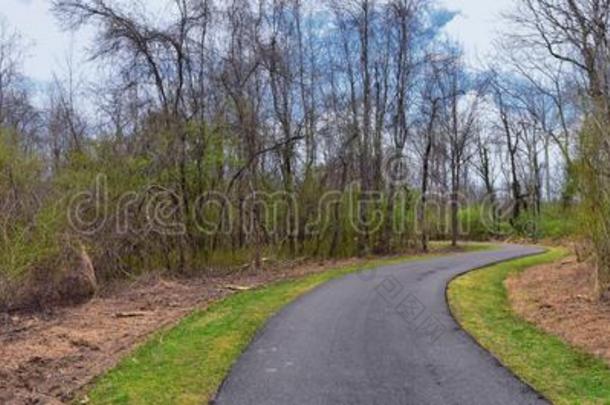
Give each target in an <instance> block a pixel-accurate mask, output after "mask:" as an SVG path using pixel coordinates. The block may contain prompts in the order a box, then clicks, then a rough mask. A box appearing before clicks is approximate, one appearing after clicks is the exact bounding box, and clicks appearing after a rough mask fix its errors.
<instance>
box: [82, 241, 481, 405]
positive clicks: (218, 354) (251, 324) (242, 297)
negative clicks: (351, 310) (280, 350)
mask: <svg viewBox="0 0 610 405" xmlns="http://www.w3.org/2000/svg"><path fill="white" fill-rule="evenodd" d="M492 247H493V246H492V245H485V244H471V245H468V246H467V249H466V250H468V251H475V250H486V249H491V248H492ZM432 257H435V255H427V256H409V257H401V258H396V259H386V260H374V261H370V262H367V263H366V264H365V265H362V264H360V265H352V266H348V267H343V268H337V269H334V270H329V271H326V272H324V273H319V274H314V275H309V276H306V277H303V278H300V279H296V280H290V281H283V282H279V283H275V284H272V285H269V286H266V287H262V288H259V289H255V290H251V291H246V292H241V293H238V294H235V295H232V296H230V297H228V298H226V299H224V300H222V301H219V302H217V303H215V304H213V305H211V306H210V307H209V308H207V309H205V310H201V311H197V312H195V313H193V314H192V315H190V316H188V317H187V318H185V319H184V320H182V321H181V322H180V324H179V325H178V326H176V327H174V328H172V329H170V330H166V331H161V332H158V333H157V334H155V335H154V336H153V337H152V338H151V339H150V340H149V341H148V342H147V343H145V344H144V345H142V346H141V347H139V348H138V349H137V350H136V351H135V352H134V353H133V354H132V355H130V356H128V357H127V358H125V359H124V360H123V361H122V362H120V364H119V365H118V366H117V367H116V368H115V369H113V370H111V371H110V372H108V373H107V374H105V375H104V376H102V377H101V378H99V379H97V381H96V382H95V384H94V385H93V388H92V389H91V391H90V392H89V393H88V398H89V400H90V402H89V403H93V404H143V405H144V404H146V405H152V404H202V403H206V402H207V401H209V400H210V399H211V398H212V397H213V396H214V394H215V393H216V390H217V389H218V386H219V385H220V383H221V382H222V380H223V379H224V377H225V376H226V375H227V373H228V372H229V369H230V367H231V365H232V364H233V363H234V361H235V360H237V358H238V357H239V355H240V354H241V353H242V352H243V350H244V349H245V348H246V347H247V345H248V344H249V342H250V341H251V340H252V338H253V337H254V335H255V333H256V332H257V331H258V330H259V329H260V328H261V327H262V326H263V325H264V324H265V322H266V321H267V319H269V317H271V316H272V315H273V314H275V313H276V312H278V311H279V310H280V309H281V308H282V307H283V306H285V305H286V304H288V303H289V302H291V301H292V300H294V299H295V298H297V297H298V296H300V295H302V294H304V293H306V292H308V291H310V290H312V289H313V288H315V287H317V286H319V285H320V284H322V283H325V282H327V281H329V280H331V279H334V278H337V277H341V276H343V275H346V274H349V273H353V272H357V271H360V270H366V269H371V268H374V267H377V266H382V265H391V264H397V263H401V262H405V261H408V260H415V259H423V258H426V259H427V258H432Z"/></svg>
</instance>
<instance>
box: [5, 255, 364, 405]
mask: <svg viewBox="0 0 610 405" xmlns="http://www.w3.org/2000/svg"><path fill="white" fill-rule="evenodd" d="M356 262H357V261H356V260H345V261H341V262H333V263H327V264H324V265H321V264H319V263H309V264H299V265H291V266H276V267H277V268H276V269H268V270H265V271H258V272H254V271H249V270H246V271H242V272H241V273H240V274H232V275H228V276H227V275H225V276H220V275H219V276H214V277H207V278H194V279H193V278H191V279H183V280H180V279H164V278H162V277H159V276H156V277H152V276H149V277H148V278H147V279H141V280H139V281H137V282H135V283H133V284H131V285H123V286H122V287H120V288H118V287H115V288H111V289H110V291H106V292H105V293H103V294H100V296H99V297H97V298H94V299H93V300H92V301H90V302H88V303H86V304H84V305H81V306H78V307H71V308H61V309H54V310H52V311H49V312H48V313H45V314H41V313H37V314H0V359H1V361H0V404H56V403H63V402H66V401H69V400H70V399H72V398H73V396H74V394H75V393H76V392H78V391H79V390H80V389H82V388H83V387H84V386H85V385H87V384H88V383H89V382H90V381H91V380H92V379H93V378H94V377H95V376H97V375H100V374H102V373H103V372H104V371H106V370H108V369H109V368H111V367H112V366H113V365H115V364H116V363H117V362H118V361H119V360H120V359H121V358H122V357H123V356H125V355H126V354H128V353H129V352H130V351H131V350H133V348H134V347H135V346H136V345H138V344H139V343H141V342H143V341H144V340H145V339H146V337H147V336H148V335H150V334H151V333H152V332H154V331H156V330H158V329H160V328H163V327H167V326H170V325H172V324H175V323H176V322H178V320H180V319H181V318H182V317H184V316H185V315H186V314H188V313H190V312H192V311H193V310H194V309H196V308H203V307H205V306H206V305H207V304H209V303H210V302H212V301H215V300H218V299H220V298H222V297H225V296H227V295H229V294H231V293H234V292H235V291H237V290H239V289H240V288H241V287H253V286H258V285H262V284H265V283H269V282H272V281H276V280H281V279H285V278H288V277H295V276H299V275H305V274H310V273H315V272H320V271H324V270H327V269H328V268H329V267H334V266H337V265H347V264H350V263H356Z"/></svg>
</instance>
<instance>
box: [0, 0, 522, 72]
mask: <svg viewBox="0 0 610 405" xmlns="http://www.w3.org/2000/svg"><path fill="white" fill-rule="evenodd" d="M148 1H149V2H150V3H158V4H162V3H163V2H164V0H148ZM440 1H441V4H443V5H445V6H446V7H447V8H448V9H450V10H455V11H459V12H460V13H461V14H460V15H459V16H458V17H456V18H455V19H454V20H453V21H452V22H451V23H450V24H449V25H448V26H447V28H446V29H447V31H448V33H450V34H451V35H452V36H453V37H455V38H457V39H458V40H459V41H460V42H461V43H462V45H463V46H464V48H465V49H466V52H467V54H468V58H469V60H471V61H475V60H480V59H481V60H484V59H485V56H486V55H487V54H489V53H490V52H491V50H492V40H493V38H494V36H495V34H496V31H497V30H498V29H499V28H501V26H500V25H499V21H498V15H499V13H500V12H501V11H503V10H506V9H507V8H508V7H510V4H511V1H512V0H440ZM50 3H51V0H0V16H2V17H4V19H5V20H6V21H7V22H8V23H9V25H10V26H12V27H14V28H16V29H17V30H18V31H19V32H21V33H22V35H23V36H24V37H25V39H26V40H27V41H28V42H29V43H30V48H29V51H28V58H27V60H26V62H25V66H24V68H25V72H26V74H27V75H28V76H30V77H31V78H32V79H34V80H35V81H37V82H46V81H49V80H50V79H51V77H52V76H51V75H52V71H53V70H58V67H59V66H61V65H62V63H63V62H62V61H63V60H65V58H66V55H67V54H68V53H69V49H70V44H71V43H73V44H77V45H75V49H74V52H73V53H74V58H75V61H78V62H82V61H83V60H84V58H85V52H84V49H85V48H86V46H87V43H88V41H89V40H90V38H91V34H90V33H87V32H79V33H78V37H77V39H78V40H77V41H71V35H70V34H69V33H65V32H62V31H61V30H60V28H59V27H58V25H57V22H56V21H55V19H54V17H53V16H52V15H51V13H50V12H49V6H50Z"/></svg>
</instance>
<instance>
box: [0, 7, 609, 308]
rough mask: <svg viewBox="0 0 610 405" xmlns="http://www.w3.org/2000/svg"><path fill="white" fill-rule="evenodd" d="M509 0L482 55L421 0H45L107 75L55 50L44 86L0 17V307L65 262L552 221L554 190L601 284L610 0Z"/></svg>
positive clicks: (170, 261)
mask: <svg viewBox="0 0 610 405" xmlns="http://www.w3.org/2000/svg"><path fill="white" fill-rule="evenodd" d="M516 3H517V4H518V5H517V7H516V9H515V10H514V11H513V12H511V13H507V15H506V16H505V17H504V18H506V19H507V20H508V21H510V22H511V23H512V24H513V25H514V26H515V29H514V30H511V32H509V33H506V34H505V35H504V36H503V37H502V38H501V39H500V40H499V41H498V46H497V56H496V57H495V58H494V60H495V63H493V64H491V65H485V66H472V61H468V60H466V58H465V56H464V52H463V51H462V49H461V47H460V45H459V44H458V43H456V42H455V41H454V40H453V39H451V38H448V37H447V35H446V34H445V33H443V27H444V26H445V25H446V24H447V23H448V22H449V21H451V19H452V18H453V17H454V13H452V12H449V11H447V10H444V9H443V8H441V7H440V6H439V5H438V4H436V3H435V2H434V1H432V0H387V1H381V0H378V1H373V0H329V1H323V2H314V1H304V0H232V1H229V2H223V1H215V0H172V1H169V0H168V10H170V11H169V12H168V13H167V14H166V15H163V16H162V18H159V16H155V15H153V14H152V13H151V12H149V11H147V8H146V4H145V2H142V3H139V2H117V1H110V0H56V1H54V2H53V12H54V14H55V15H56V17H57V19H58V21H59V22H60V23H61V24H62V25H63V26H64V27H65V28H66V29H70V30H78V29H79V28H81V27H84V26H88V27H94V28H95V31H96V37H95V41H94V44H93V48H92V49H91V57H92V59H93V60H94V61H95V63H96V66H98V68H99V71H98V74H97V77H98V80H97V81H96V82H95V83H83V82H82V81H81V80H79V74H78V70H79V66H75V63H74V62H73V60H71V59H70V58H67V60H66V63H65V69H64V70H63V71H62V72H59V73H57V74H56V75H55V80H54V83H53V84H52V85H50V86H49V87H48V89H46V91H45V92H44V94H43V95H42V96H41V95H39V94H33V91H32V89H31V86H29V85H28V81H27V78H26V77H25V76H24V75H23V73H22V62H23V58H24V52H25V49H26V45H25V43H24V41H23V40H22V39H21V37H20V35H19V34H18V33H17V32H15V31H13V29H12V28H9V27H8V25H4V26H3V27H2V29H1V31H0V128H2V131H1V136H0V203H1V204H2V209H1V210H0V221H1V224H0V229H1V230H2V234H1V239H0V297H1V299H0V302H1V303H2V306H1V307H0V308H14V307H19V306H23V305H35V304H37V305H44V303H45V302H48V301H49V300H53V299H55V298H57V296H58V295H59V296H60V297H61V296H63V295H62V294H63V292H62V291H61V288H62V287H58V286H57V285H58V280H60V279H61V278H62V277H65V274H66V273H69V269H71V268H74V267H75V266H76V267H79V266H80V267H81V268H82V267H83V266H84V267H86V268H89V267H91V266H92V267H93V268H94V269H95V277H96V278H97V279H98V280H102V281H106V280H109V279H113V278H117V277H125V276H135V275H138V274H141V273H143V272H146V271H149V270H157V269H160V268H162V269H166V270H168V271H172V272H176V273H190V272H194V271H197V270H199V271H206V269H209V268H214V267H227V266H234V265H242V264H244V263H250V264H251V265H252V266H255V267H257V268H258V267H261V266H262V265H263V262H264V260H265V259H267V258H269V257H274V258H300V257H323V258H329V257H348V256H354V255H370V254H391V253H396V252H401V251H405V250H406V249H414V248H417V249H422V250H424V251H425V250H427V247H428V241H429V240H432V239H449V240H451V241H452V243H453V244H457V243H458V240H460V239H464V240H466V239H479V240H484V239H489V238H494V237H505V236H508V235H519V236H523V237H533V238H537V237H544V236H554V235H544V233H541V232H540V228H541V225H540V224H541V223H542V222H543V221H544V216H545V213H546V212H548V211H549V210H551V211H553V212H554V213H555V215H559V216H560V219H559V222H561V223H562V226H567V225H566V224H568V223H569V224H572V223H575V222H577V221H578V222H580V223H582V225H583V226H582V227H581V229H582V230H583V236H584V237H585V238H586V240H588V241H590V244H589V245H590V246H591V247H592V255H593V256H594V257H595V258H596V260H597V263H598V268H599V284H600V294H603V293H604V292H605V291H607V286H608V285H609V284H610V235H609V234H608V232H609V229H610V215H609V214H610V197H609V195H608V191H610V181H609V179H608V176H609V172H610V163H609V161H608V159H609V155H608V154H609V153H610V143H609V142H608V140H609V139H610V138H609V137H608V134H607V128H608V120H609V119H610V104H609V101H610V83H609V81H608V79H609V74H610V69H609V67H610V60H608V58H609V57H610V53H609V51H610V49H609V45H608V40H609V35H608V26H607V24H608V18H609V17H610V0H591V1H583V2H580V1H578V2H577V1H573V0H556V1H548V0H519V1H517V2H516ZM77 32H78V31H77ZM573 230H574V228H571V227H570V228H569V232H572V231H573ZM566 233H567V232H566ZM560 236H570V235H563V234H562V235H560ZM89 259H90V263H89ZM89 265H91V266H89ZM65 295H69V293H68V292H65ZM24 297H26V298H28V299H27V300H25V301H24Z"/></svg>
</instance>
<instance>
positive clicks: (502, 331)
mask: <svg viewBox="0 0 610 405" xmlns="http://www.w3.org/2000/svg"><path fill="white" fill-rule="evenodd" d="M566 254H567V253H566V251H565V250H563V249H551V250H549V251H548V252H547V253H545V254H544V255H540V256H534V257H528V258H524V259H520V260H516V261H512V262H508V263H503V264H500V265H496V266H492V267H489V268H486V269H483V270H478V271H474V272H471V273H469V274H466V275H465V276H463V277H460V278H458V279H456V280H454V281H453V282H452V283H451V284H450V286H449V290H448V296H449V304H450V306H451V309H452V311H453V313H454V314H455V316H456V317H457V318H458V320H459V322H460V323H461V325H462V326H463V327H464V329H466V330H467V331H468V332H469V333H470V334H471V335H472V336H474V337H475V338H476V339H477V341H478V342H479V343H480V344H481V345H483V346H484V347H485V348H487V349H488V350H490V351H491V352H492V353H493V354H494V355H495V356H496V357H497V358H498V359H499V360H500V361H501V362H502V363H503V364H504V365H506V366H507V367H508V368H510V369H511V370H512V371H513V372H514V373H515V374H517V375H518V376H520V377H521V378H522V379H523V380H525V381H527V382H528V383H529V384H530V385H532V386H533V387H534V388H535V389H536V390H538V391H539V392H541V393H542V394H544V395H545V396H546V397H547V398H549V399H550V400H551V401H552V402H553V403H555V404H610V368H608V367H607V366H606V364H605V363H603V362H602V361H601V360H598V359H596V358H594V357H593V356H591V355H588V354H586V353H583V352H581V351H579V350H577V349H574V348H572V347H570V346H569V345H568V344H566V343H564V342H563V341H561V340H560V339H558V338H556V337H554V336H550V335H548V334H546V333H544V332H542V331H540V330H539V329H537V328H536V327H535V326H533V325H532V324H530V323H528V322H526V321H524V320H522V319H521V318H519V317H518V316H517V315H516V314H514V313H513V312H512V310H511V308H510V303H509V301H508V297H507V292H506V289H505V288H504V280H505V279H506V277H508V276H509V275H510V274H511V273H513V272H520V271H523V270H525V269H526V268H528V267H531V266H535V265H539V264H544V263H550V262H553V261H556V260H559V259H560V258H562V257H564V256H565V255H566Z"/></svg>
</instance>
